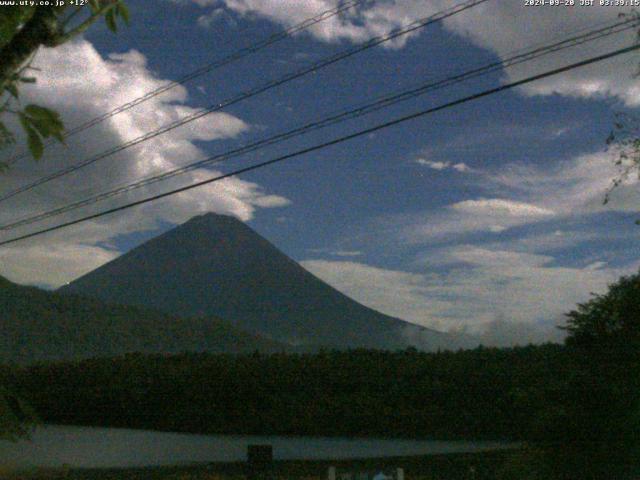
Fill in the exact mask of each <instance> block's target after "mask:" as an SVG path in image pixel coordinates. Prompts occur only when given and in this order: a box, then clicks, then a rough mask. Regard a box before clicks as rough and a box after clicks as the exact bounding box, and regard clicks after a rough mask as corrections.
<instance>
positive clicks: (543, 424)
mask: <svg viewBox="0 0 640 480" xmlns="http://www.w3.org/2000/svg"><path fill="white" fill-rule="evenodd" d="M639 293H640V274H636V275H635V276H631V277H623V278H621V279H620V280H619V281H618V282H617V283H616V284H614V285H612V286H611V287H610V289H609V292H608V293H606V294H605V295H600V296H596V297H594V298H593V299H592V300H590V301H589V302H587V303H585V304H582V305H578V307H577V308H576V310H573V311H571V312H569V313H568V314H567V318H568V320H567V323H566V325H565V326H564V328H565V330H567V333H568V336H567V339H566V341H565V344H564V345H557V344H547V345H539V346H526V347H516V348H503V349H499V348H484V347H479V348H476V349H474V350H459V351H457V352H452V351H442V352H433V353H427V352H421V351H418V350H416V349H414V348H409V349H405V350H402V351H379V350H365V349H354V350H348V351H339V350H327V351H321V352H319V353H314V354H311V353H284V352H283V353H259V352H255V353H253V354H235V355H234V354H210V353H182V354H166V355H157V354H142V353H131V354H126V355H124V356H118V357H111V358H95V359H85V360H78V361H67V362H48V363H40V364H35V365H30V366H5V367H3V368H2V370H1V372H2V377H3V378H2V379H1V380H2V383H3V384H6V385H10V386H11V389H12V390H13V391H15V392H16V393H17V394H18V396H19V397H20V398H21V399H22V400H23V401H24V402H25V403H26V404H27V405H29V406H30V407H31V408H33V409H34V410H35V412H37V415H38V416H39V418H40V420H41V421H43V422H46V423H57V424H70V425H92V426H110V427H128V428H142V429H154V430H166V431H179V432H192V433H233V434H286V435H322V436H329V435H339V436H380V437H411V438H425V439H426V438H429V439H472V440H479V439H493V440H513V441H521V442H522V443H523V445H525V446H526V448H525V449H524V450H523V452H524V453H523V454H522V455H525V458H524V460H522V461H523V462H525V463H526V464H527V465H529V467H528V468H533V469H535V470H536V471H537V472H538V473H537V476H533V477H530V478H580V477H575V476H574V475H575V474H576V472H583V473H585V475H586V474H587V473H588V474H589V475H590V476H586V477H582V478H626V477H625V476H624V475H623V474H622V473H618V474H616V475H617V476H611V475H612V472H623V471H627V472H628V471H634V472H635V473H634V474H637V473H638V460H637V459H638V458H640V457H639V456H638V454H639V453H640V449H639V448H640V437H639V435H638V432H639V431H640V394H639V392H640V349H639V346H640V328H639V321H638V320H639V319H640V302H638V301H637V300H638V298H640V295H639ZM526 455H529V457H526ZM545 469H546V470H545ZM549 469H551V470H553V472H552V473H550V470H549ZM558 469H561V470H562V471H565V472H572V473H571V475H570V476H568V477H563V476H562V474H559V473H558V472H557V470H558ZM629 469H632V470H629ZM515 478H521V477H515ZM628 478H635V477H628Z"/></svg>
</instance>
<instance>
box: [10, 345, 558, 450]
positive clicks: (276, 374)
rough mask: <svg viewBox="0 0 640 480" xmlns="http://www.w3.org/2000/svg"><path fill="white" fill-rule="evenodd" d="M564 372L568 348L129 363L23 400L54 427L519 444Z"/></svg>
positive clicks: (59, 373) (36, 380)
mask: <svg viewBox="0 0 640 480" xmlns="http://www.w3.org/2000/svg"><path fill="white" fill-rule="evenodd" d="M563 363H564V360H563V348H562V346H560V345H545V346H539V347H533V346H531V347H521V348H515V349H488V348H482V349H477V350H471V351H459V352H440V353H425V352H418V351H415V350H406V351H396V352H384V351H375V350H362V349H359V350H350V351H329V352H327V351H325V352H320V353H318V354H285V353H275V354H269V355H266V354H251V355H228V354H223V355H213V354H204V353H202V354H195V353H185V354H179V355H170V356H168V355H147V354H128V355H125V356H123V357H118V358H104V359H90V360H83V361H75V362H65V363H55V364H40V365H34V366H31V367H26V368H23V369H21V370H20V372H19V373H18V374H17V378H19V380H20V382H19V385H20V387H21V391H22V392H23V394H24V395H25V398H26V399H27V400H28V401H29V402H30V403H31V404H32V405H34V408H36V411H37V412H38V413H39V414H40V415H41V416H42V418H43V420H44V421H47V422H52V423H62V424H77V425H103V426H113V427H129V428H145V429H156V430H165V431H183V432H192V433H238V434H239V433H244V434H304V435H340V436H383V437H389V436H391V437H414V438H443V439H446V438H450V439H456V438H457V439H462V438H464V439H474V440H476V439H482V438H486V439H503V438H504V439H523V438H527V437H528V430H529V422H530V419H531V418H532V417H534V416H536V415H537V414H538V412H540V411H541V410H543V409H544V408H546V407H547V406H548V405H550V404H552V403H553V402H554V401H555V398H554V395H555V392H556V391H557V390H558V388H559V387H558V385H557V383H558V382H559V381H560V382H561V381H562V379H557V378H556V376H557V373H556V372H558V371H561V369H562V364H563ZM522 392H531V393H532V396H533V399H535V401H531V400H530V399H527V398H526V394H525V395H523V394H522ZM523 397H524V399H525V400H526V401H523Z"/></svg>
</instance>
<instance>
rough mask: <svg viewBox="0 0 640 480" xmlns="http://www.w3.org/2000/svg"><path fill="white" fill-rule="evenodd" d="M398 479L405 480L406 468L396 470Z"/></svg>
mask: <svg viewBox="0 0 640 480" xmlns="http://www.w3.org/2000/svg"><path fill="white" fill-rule="evenodd" d="M396 480H404V468H398V469H397V470H396Z"/></svg>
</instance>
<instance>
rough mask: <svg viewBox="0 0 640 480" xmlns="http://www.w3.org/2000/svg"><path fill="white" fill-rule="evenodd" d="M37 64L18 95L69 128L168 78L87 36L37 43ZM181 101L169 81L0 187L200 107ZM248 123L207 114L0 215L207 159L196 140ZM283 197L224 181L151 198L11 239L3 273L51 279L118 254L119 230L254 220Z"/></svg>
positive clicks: (24, 165) (175, 182) (21, 166)
mask: <svg viewBox="0 0 640 480" xmlns="http://www.w3.org/2000/svg"><path fill="white" fill-rule="evenodd" d="M34 66H37V67H39V68H40V69H41V71H40V72H38V82H37V83H36V84H34V85H33V86H27V87H25V88H24V91H23V97H24V99H23V101H24V102H25V103H28V102H33V103H37V104H42V105H45V106H48V107H50V108H53V109H55V110H57V111H58V112H60V113H61V115H62V117H63V120H64V122H65V124H66V125H68V126H73V125H77V124H80V123H82V122H84V121H86V120H87V119H89V118H93V117H95V116H97V115H99V114H101V113H103V112H105V111H109V110H111V109H113V108H115V107H116V106H119V105H121V104H123V103H126V102H127V101H129V100H131V99H132V98H136V97H138V96H140V95H143V94H145V93H147V92H148V91H151V90H153V89H155V88H158V87H159V86H162V85H164V84H166V82H167V80H164V79H161V78H158V77H157V76H156V75H155V74H154V73H152V72H151V71H150V70H149V69H148V68H147V65H146V59H145V57H144V56H143V55H142V54H141V53H139V52H137V51H135V50H132V51H130V52H128V53H124V54H114V55H111V56H110V57H109V58H103V57H102V56H101V55H100V54H99V53H98V52H97V51H96V50H95V48H94V47H93V46H92V45H91V44H90V43H89V42H88V41H86V40H79V41H76V42H73V43H70V44H66V45H63V46H61V47H57V48H55V49H45V50H42V51H41V52H40V53H39V54H38V56H37V57H36V59H35V62H34ZM52 92H55V94H52ZM186 102H187V90H186V89H185V88H183V87H176V88H173V89H172V90H170V91H168V92H166V93H164V94H162V95H159V96H157V97H154V98H153V99H151V100H149V101H147V102H145V103H143V104H140V105H138V106H136V107H135V108H133V109H131V110H129V111H127V112H124V113H121V114H119V115H117V116H115V117H113V118H111V119H109V120H108V121H106V122H103V123H102V124H100V125H98V126H96V127H93V128H91V129H89V130H87V131H85V132H83V133H81V134H79V135H76V136H73V137H71V138H69V139H68V146H67V147H61V146H56V147H52V148H50V149H47V152H46V153H45V157H44V158H43V159H42V160H41V161H40V162H37V163H36V162H33V161H32V160H30V159H25V160H22V161H21V162H19V163H18V164H16V165H15V167H14V168H13V169H12V170H11V171H10V172H9V174H7V175H5V176H3V178H2V186H1V187H2V188H1V191H2V192H8V191H11V190H13V189H14V188H16V187H18V186H21V185H24V184H26V183H29V182H31V181H33V180H34V179H37V178H39V177H41V176H43V175H46V174H47V173H50V172H53V171H57V170H59V169H60V168H64V167H67V166H69V165H71V164H72V163H75V162H78V161H80V160H82V159H85V158H88V157H90V156H92V155H94V154H95V153H97V152H101V151H103V150H105V149H108V148H110V147H112V146H114V145H118V144H121V143H123V142H126V141H128V140H130V139H133V138H136V137H138V136H139V135H141V134H144V133H145V132H147V131H151V130H153V129H156V128H158V127H160V126H163V125H165V124H167V123H170V122H172V121H175V120H177V119H179V118H182V117H183V116H185V115H189V114H192V113H194V112H195V111H196V110H195V109H194V108H192V107H189V106H187V105H186ZM248 129H249V125H247V124H246V123H245V122H243V121H242V120H241V119H239V118H237V117H235V116H233V115H229V114H226V113H216V114H211V115H208V116H207V117H205V118H202V119H199V120H196V121H194V122H191V123H189V124H186V125H184V126H182V127H180V128H177V129H175V130H172V131H171V132H168V133H165V134H163V135H161V136H159V137H156V138H155V139H152V140H149V141H147V142H144V143H142V144H140V145H139V146H136V147H133V148H130V149H128V150H126V151H124V152H121V153H119V154H117V155H114V156H112V157H110V158H108V159H105V160H102V161H100V162H97V163H95V164H94V165H92V166H90V167H87V168H84V169H82V170H80V171H79V172H77V173H75V174H72V175H68V176H66V177H64V178H61V179H58V180H55V181H53V182H50V183H48V184H46V185H43V186H42V187H39V188H37V189H35V190H33V191H31V192H28V193H25V194H23V195H18V196H17V197H15V198H14V199H12V200H10V201H7V202H5V203H4V205H3V208H2V209H1V210H0V222H1V223H6V222H8V221H11V220H13V219H15V218H19V217H22V216H24V215H28V214H31V213H33V212H39V211H43V210H48V209H50V208H51V207H53V206H58V205H60V204H65V203H67V202H69V201H73V200H78V199H79V198H83V197H85V196H89V195H93V194H95V193H96V192H100V191H104V190H108V189H111V188H113V187H114V186H119V185H123V184H127V183H129V182H131V181H132V180H135V179H138V178H140V177H146V176H148V175H153V174H156V173H158V172H160V171H164V170H167V169H172V168H176V167H178V166H181V165H184V164H186V163H189V162H191V161H194V160H197V159H201V158H204V157H205V153H204V152H203V151H202V150H201V149H200V148H198V147H197V146H196V145H195V144H194V141H196V140H197V141H215V140H217V139H222V138H234V137H237V136H238V135H240V134H242V133H243V132H245V131H247V130H248ZM16 131H19V130H18V129H16ZM217 173H219V172H215V171H211V170H206V169H200V170H195V171H193V172H190V173H189V174H186V175H183V176H179V177H175V178H174V179H172V180H170V181H168V182H166V183H163V184H156V185H153V186H151V187H148V188H147V189H146V190H145V189H143V190H139V191H136V192H131V193H129V194H127V195H124V196H122V197H121V198H117V199H113V200H109V201H106V202H102V203H99V204H97V205H95V206H92V207H88V208H87V209H85V210H83V211H82V213H90V212H95V211H97V210H98V209H104V208H106V207H110V206H114V205H118V204H121V203H125V201H131V200H135V199H137V198H140V197H142V196H147V195H149V194H150V193H158V192H161V191H166V190H169V189H171V188H175V187H178V186H183V185H187V184H189V183H193V182H195V181H199V180H204V179H207V178H210V177H212V176H214V175H216V174H217ZM287 203H288V201H287V200H286V199H285V198H283V197H280V196H278V195H274V194H267V193H265V192H263V190H262V189H261V187H260V186H259V185H257V184H255V183H252V182H247V181H244V180H241V179H239V178H229V179H226V180H224V181H221V182H217V183H214V184H209V185H206V186H203V187H200V188H198V189H194V190H189V191H186V192H183V193H181V194H179V195H175V196H173V197H170V198H166V199H164V200H162V201H159V202H157V203H153V204H147V205H144V206H141V207H137V208H135V209H132V210H128V211H126V212H122V213H120V214H116V215H112V216H108V217H103V218H101V219H98V220H94V221H91V222H87V223H85V224H83V225H82V226H75V227H71V228H69V229H66V230H63V231H61V232H60V234H48V235H44V236H41V237H38V238H37V242H26V243H17V244H15V245H13V246H11V247H6V248H2V249H0V255H2V258H3V262H2V269H1V270H0V274H2V275H6V276H8V277H10V278H11V279H12V280H15V281H18V282H24V283H37V284H49V285H52V286H55V285H59V284H61V283H64V282H66V281H69V280H71V279H73V278H74V277H75V276H77V275H79V274H82V273H84V272H86V271H89V270H91V269H93V268H95V267H96V266H98V265H99V264H100V263H103V262H104V261H107V260H109V259H110V258H112V257H113V255H114V254H115V253H114V252H113V250H112V248H105V247H104V245H112V244H113V239H114V237H116V236H117V235H119V234H128V233H132V232H137V231H144V230H153V229H155V228H156V227H157V225H158V224H159V223H161V222H163V223H164V222H168V223H174V224H177V223H182V222H184V221H186V220H187V219H189V218H190V217H192V216H194V215H197V214H200V213H203V212H206V211H215V212H219V213H227V214H231V215H235V216H237V217H238V218H240V219H242V220H245V221H246V220H249V219H251V218H252V217H253V215H254V213H255V211H256V209H258V208H273V207H281V206H284V205H286V204H287ZM78 214H79V212H76V213H74V214H67V215H64V216H61V217H57V218H55V219H52V220H49V221H47V222H44V223H41V224H38V227H43V226H49V225H53V224H55V223H58V222H60V221H62V220H68V219H70V218H75V217H76V216H77V215H78ZM34 227H35V226H32V227H29V228H26V227H25V228H22V229H19V230H15V231H12V232H10V233H9V232H7V233H4V234H2V238H10V237H13V236H15V235H17V234H20V233H26V232H28V231H31V230H33V229H34ZM25 265H38V268H37V269H36V268H34V269H30V268H28V267H25Z"/></svg>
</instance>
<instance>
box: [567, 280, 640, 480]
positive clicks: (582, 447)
mask: <svg viewBox="0 0 640 480" xmlns="http://www.w3.org/2000/svg"><path fill="white" fill-rule="evenodd" d="M567 318H568V320H567V324H566V326H565V327H564V329H565V330H566V331H567V332H568V337H567V339H566V347H567V353H568V356H569V357H568V361H569V362H571V376H570V378H569V379H568V383H567V395H566V399H565V400H566V402H565V405H564V412H565V414H564V418H563V419H562V420H563V423H564V434H565V438H564V439H562V444H561V447H560V448H559V449H558V451H559V452H562V453H564V454H565V455H564V458H563V461H565V462H568V463H570V464H571V468H572V469H573V470H574V472H575V471H580V470H582V473H583V474H585V475H591V478H627V477H626V476H627V475H628V476H629V478H631V477H632V476H633V475H635V476H637V475H638V473H639V472H638V469H640V460H639V459H640V273H637V274H635V275H631V276H628V277H622V278H620V279H619V280H618V281H617V282H616V283H614V284H612V285H610V286H609V289H608V291H607V293H605V294H604V295H595V296H594V298H592V299H591V300H589V301H588V302H586V303H584V304H580V305H578V306H577V308H576V309H575V310H572V311H571V312H569V313H568V314H567ZM568 459H569V460H568ZM630 469H635V472H634V473H631V472H630V471H629V470H630ZM586 478H589V477H588V476H587V477H586ZM633 478H636V477H633Z"/></svg>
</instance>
